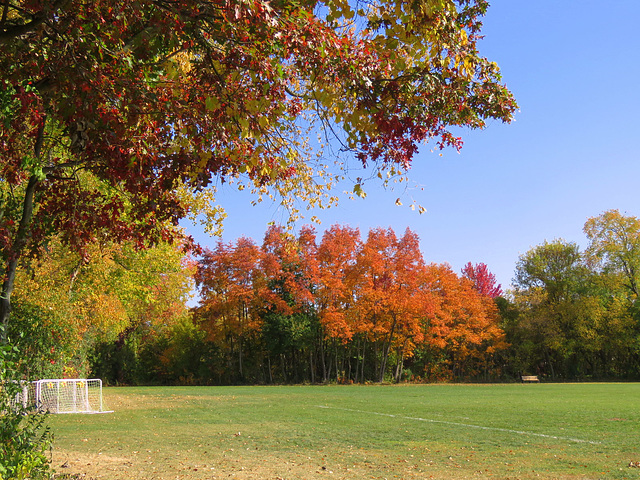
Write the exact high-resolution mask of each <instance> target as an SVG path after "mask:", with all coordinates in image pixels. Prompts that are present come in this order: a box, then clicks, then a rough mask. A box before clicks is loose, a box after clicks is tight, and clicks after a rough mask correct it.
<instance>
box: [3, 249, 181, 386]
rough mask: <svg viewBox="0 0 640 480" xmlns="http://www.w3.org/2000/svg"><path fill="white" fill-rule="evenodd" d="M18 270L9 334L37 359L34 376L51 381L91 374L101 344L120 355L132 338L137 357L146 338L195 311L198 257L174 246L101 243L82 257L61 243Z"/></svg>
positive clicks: (29, 364)
mask: <svg viewBox="0 0 640 480" xmlns="http://www.w3.org/2000/svg"><path fill="white" fill-rule="evenodd" d="M17 274H18V278H19V280H20V281H19V282H18V285H17V288H16V291H15V307H16V312H15V317H14V320H13V322H12V323H11V324H10V327H11V328H10V330H9V332H8V333H9V336H10V337H11V338H13V339H14V340H16V341H18V343H20V346H21V348H22V351H23V354H24V355H25V356H26V357H28V358H29V361H28V362H26V365H25V367H26V368H27V369H28V370H29V373H32V374H36V373H37V374H38V376H40V377H42V376H43V375H44V378H51V377H61V376H76V375H84V376H86V375H87V374H88V370H89V368H90V364H89V362H90V359H91V358H93V357H94V356H95V355H94V353H95V349H96V348H102V347H108V349H109V350H110V352H111V353H110V355H111V360H114V359H115V357H116V356H120V357H121V356H122V355H121V354H122V347H125V345H124V343H127V346H126V350H127V352H128V353H130V354H131V356H130V359H131V361H133V362H136V361H137V360H138V359H139V358H140V356H139V354H140V346H141V343H143V342H144V341H146V340H147V339H148V338H149V337H153V336H155V335H158V334H161V333H162V332H165V331H167V330H168V329H170V328H171V327H172V326H173V325H174V324H175V323H176V322H178V321H180V320H181V319H183V318H186V317H187V316H188V311H187V306H186V303H187V300H188V299H189V298H190V292H191V289H192V288H193V279H192V275H193V269H192V265H191V260H190V259H189V258H188V257H185V255H184V253H183V252H182V251H181V250H180V248H179V247H176V246H173V245H168V244H162V245H158V246H156V247H154V248H150V249H147V250H144V251H138V250H136V249H135V248H133V247H132V246H131V245H126V244H122V245H120V244H112V243H109V244H104V245H100V246H98V245H93V246H92V248H90V249H88V250H87V251H86V254H85V255H84V256H80V255H79V254H77V253H75V252H73V251H70V250H69V248H68V247H66V246H65V245H64V244H63V243H62V242H60V241H58V240H54V241H52V242H51V243H50V245H49V248H48V249H47V250H46V251H43V252H41V253H40V255H39V258H38V261H37V262H32V263H31V264H30V265H29V268H28V269H25V268H23V269H20V270H19V271H18V273H17ZM21 333H22V334H24V338H23V340H22V341H20V340H19V339H20V338H21V336H20V334H21ZM118 348H119V349H118ZM36 359H37V360H36ZM111 360H109V361H111ZM94 366H95V365H94ZM120 367H122V365H120ZM108 368H109V369H110V370H111V371H114V370H115V369H117V368H119V367H118V366H116V365H115V364H113V363H112V364H111V365H110V366H109V367H108ZM103 370H104V369H103ZM113 377H117V374H115V373H114V375H113ZM111 378H112V376H111V375H109V379H111Z"/></svg>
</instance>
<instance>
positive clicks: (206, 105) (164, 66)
mask: <svg viewBox="0 0 640 480" xmlns="http://www.w3.org/2000/svg"><path fill="white" fill-rule="evenodd" d="M487 6H488V4H487V2H486V1H485V0H420V1H418V2H412V3H410V4H409V3H407V2H405V1H404V0H384V1H382V2H379V3H362V4H360V5H358V8H355V9H354V8H352V6H351V4H350V3H349V2H345V1H343V0H304V1H273V2H268V1H263V0H242V1H236V2H233V1H227V0H215V1H198V0H177V1H164V0H135V1H131V0H96V1H92V2H86V1H83V0H54V1H42V0H6V1H4V2H2V5H1V6H0V71H1V72H2V76H1V78H0V179H1V181H0V260H1V263H0V278H1V279H2V292H1V295H0V323H2V324H7V323H8V322H9V315H10V311H11V295H12V293H13V288H14V282H15V275H16V271H17V268H18V264H19V261H20V259H21V258H22V257H23V256H26V257H28V258H30V257H31V256H32V253H33V252H35V251H37V250H38V249H39V248H40V247H41V246H42V245H43V244H46V243H47V242H48V240H49V239H50V238H51V236H52V235H53V236H56V235H57V236H59V237H60V238H62V239H63V240H64V242H65V243H67V244H69V245H70V246H71V247H72V248H73V250H74V251H77V252H80V253H82V254H85V253H86V250H87V248H88V247H87V245H90V244H94V243H101V242H104V241H107V240H112V241H116V242H119V243H121V242H131V243H132V244H135V245H137V246H150V245H153V244H156V243H157V242H160V241H167V240H170V239H176V238H179V237H180V236H181V234H182V233H181V231H180V229H179V228H178V222H179V220H180V219H182V218H185V217H195V216H197V215H198V214H200V213H204V214H206V217H207V220H206V221H207V222H208V225H209V226H210V227H211V228H212V229H214V230H215V229H216V228H217V227H218V226H219V224H218V222H219V220H220V218H221V210H220V209H219V208H218V207H219V206H218V205H216V204H215V200H214V198H213V197H215V186H216V185H219V184H220V183H223V182H233V183H234V184H235V185H237V186H238V188H241V189H242V188H245V187H247V186H248V187H249V188H250V189H251V190H252V191H253V194H254V198H256V200H258V199H259V198H262V197H263V196H275V197H277V198H279V199H280V201H281V202H282V203H283V204H284V205H285V207H289V208H291V209H292V211H293V213H294V215H295V211H294V210H295V208H294V207H295V206H296V205H297V203H296V202H297V201H298V200H302V202H303V203H304V204H306V205H308V206H322V205H326V204H327V203H333V202H334V200H335V199H334V198H331V197H329V194H328V190H329V189H330V188H331V187H332V186H333V185H334V184H335V182H336V181H337V180H338V179H340V178H342V177H343V176H344V175H347V173H346V172H348V171H349V165H348V164H347V160H349V163H350V164H353V163H355V166H357V168H359V169H361V168H363V167H364V168H369V169H370V171H369V174H371V176H373V177H375V176H377V175H378V176H379V177H380V178H383V179H384V178H389V177H391V178H393V177H394V176H396V175H397V174H404V173H406V172H407V170H408V169H409V167H410V164H411V161H412V159H413V157H414V156H415V153H416V152H417V149H418V145H419V144H421V143H424V142H428V141H430V140H434V141H435V142H437V143H438V144H439V145H440V146H441V147H443V146H447V145H451V146H453V147H454V148H459V146H460V144H461V140H460V139H459V138H457V137H455V136H454V135H453V133H452V131H453V130H454V129H455V127H458V126H468V127H470V128H482V127H483V126H484V125H485V122H486V120H488V119H499V120H502V121H510V119H511V117H512V114H513V112H514V111H515V109H516V108H517V107H516V105H515V102H514V100H513V98H512V95H511V93H510V92H509V91H508V90H507V89H506V88H505V87H504V85H502V84H501V79H500V73H499V69H498V67H497V65H496V64H495V63H494V62H490V61H489V60H487V59H486V58H484V57H482V56H481V55H480V54H479V52H478V50H477V43H478V41H479V39H480V38H481V37H480V29H481V26H482V24H481V17H482V15H483V14H484V13H485V11H486V9H487ZM303 125H304V126H305V127H304V128H303V127H302V126H303ZM307 126H308V127H309V129H310V130H315V132H316V133H323V134H324V135H325V138H326V139H329V140H330V141H331V142H332V145H339V147H338V148H336V150H340V151H344V152H349V155H348V156H344V157H342V159H336V161H335V163H334V160H333V159H331V160H328V159H327V157H325V156H324V155H323V154H322V151H317V150H316V151H312V149H311V148H310V146H309V145H310V144H309V131H307V128H306V127H307ZM387 175H388V177H387ZM354 183H355V185H354V193H356V194H359V195H363V190H362V180H361V179H356V180H355V181H354ZM212 202H213V203H212Z"/></svg>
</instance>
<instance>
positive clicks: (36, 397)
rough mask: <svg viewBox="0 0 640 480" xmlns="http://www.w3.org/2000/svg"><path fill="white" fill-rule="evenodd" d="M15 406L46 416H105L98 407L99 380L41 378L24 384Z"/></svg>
mask: <svg viewBox="0 0 640 480" xmlns="http://www.w3.org/2000/svg"><path fill="white" fill-rule="evenodd" d="M16 403H21V404H22V405H23V406H24V407H26V408H35V409H36V410H44V411H48V412H49V413H107V411H106V410H104V405H103V404H102V380H100V379H80V378H73V379H45V380H38V381H35V382H31V383H26V384H23V385H22V391H21V393H19V394H18V398H16Z"/></svg>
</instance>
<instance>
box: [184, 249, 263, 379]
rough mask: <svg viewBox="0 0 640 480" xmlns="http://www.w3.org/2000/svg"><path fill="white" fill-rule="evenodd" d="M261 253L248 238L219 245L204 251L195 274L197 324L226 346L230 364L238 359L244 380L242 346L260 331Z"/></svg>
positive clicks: (239, 371) (224, 347)
mask: <svg viewBox="0 0 640 480" xmlns="http://www.w3.org/2000/svg"><path fill="white" fill-rule="evenodd" d="M261 260H262V251H261V250H260V248H259V247H258V246H257V245H256V244H255V243H254V242H253V241H252V240H250V239H248V238H244V237H242V238H240V239H238V241H237V242H236V243H235V245H226V244H224V243H223V242H218V244H217V246H216V248H215V249H214V250H205V251H204V253H203V256H202V259H201V261H200V264H199V268H198V271H197V274H196V279H197V283H198V286H199V288H200V291H201V295H202V302H201V304H200V307H199V308H198V319H199V320H198V321H199V323H200V324H201V326H202V327H203V328H204V329H205V330H206V331H207V334H208V339H209V340H210V341H212V342H214V343H216V344H218V345H221V346H223V349H224V350H225V353H226V356H227V359H228V361H229V362H231V361H232V359H233V358H237V369H238V374H239V376H240V378H243V376H244V371H243V345H244V343H245V341H246V339H247V337H249V336H251V335H252V334H254V333H255V332H257V331H258V330H259V328H260V318H259V316H258V315H257V314H256V310H255V307H256V295H255V291H256V289H257V288H259V285H260V278H261V275H262V270H261V268H260V262H261Z"/></svg>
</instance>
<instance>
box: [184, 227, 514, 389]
mask: <svg viewBox="0 0 640 480" xmlns="http://www.w3.org/2000/svg"><path fill="white" fill-rule="evenodd" d="M465 271H466V274H465V275H458V274H456V273H455V272H453V271H452V269H451V268H450V267H449V266H448V265H436V264H426V263H425V261H424V259H423V256H422V253H421V251H420V246H419V241H418V237H417V235H416V234H415V233H413V232H412V231H411V230H409V229H407V230H406V232H405V233H404V234H403V235H402V236H400V237H398V236H397V235H396V234H395V232H394V231H393V230H392V229H391V228H388V229H382V228H376V229H373V230H371V231H369V233H368V235H367V237H366V239H364V240H363V239H361V237H360V232H359V230H358V229H355V228H352V227H349V226H341V225H333V226H332V227H331V228H329V229H328V230H326V231H325V232H324V234H323V236H322V239H321V240H320V241H318V239H317V238H316V234H315V232H314V230H313V229H312V228H311V227H304V228H302V230H301V231H300V233H299V235H298V236H297V237H294V236H293V235H291V234H290V233H287V232H286V231H285V230H284V229H283V228H282V227H278V226H273V227H270V228H269V229H268V231H267V232H266V234H265V237H264V241H263V243H262V245H261V246H260V247H259V246H257V245H256V244H255V243H254V242H253V241H252V240H250V239H247V238H240V239H239V240H237V242H235V243H234V244H225V243H223V242H219V243H218V244H217V246H216V247H215V248H214V249H213V250H207V251H205V252H204V255H203V257H202V259H201V260H200V261H199V263H198V269H197V273H196V279H197V283H198V285H199V287H200V293H201V297H202V299H201V304H200V306H199V307H198V308H197V309H196V310H195V311H194V321H195V323H196V324H197V325H198V326H199V327H201V328H202V329H203V330H204V331H205V332H206V338H207V339H208V340H209V341H210V342H212V343H213V344H214V345H215V346H216V348H217V351H218V354H219V360H220V361H219V365H218V366H217V368H218V369H219V372H218V373H216V375H217V377H218V378H219V380H218V381H223V382H231V383H234V382H247V381H248V382H268V383H270V382H274V381H276V382H328V381H337V382H343V383H352V382H365V381H378V382H381V381H385V380H393V381H400V380H418V379H427V380H438V379H451V378H468V377H479V376H482V375H491V374H493V371H494V370H495V367H496V366H495V365H494V363H493V359H494V356H493V355H492V354H493V352H495V351H496V350H500V349H502V348H504V346H505V343H504V334H503V332H502V330H501V329H500V326H499V315H498V310H497V308H496V305H495V302H494V300H493V298H492V296H491V292H490V291H491V288H493V289H494V290H495V289H496V288H497V286H496V285H490V286H489V293H487V292H484V291H480V289H479V288H478V286H479V285H482V286H483V287H486V285H483V284H482V282H485V283H486V281H487V280H488V279H489V281H490V278H489V277H490V275H491V274H489V273H488V271H487V270H486V266H484V265H479V266H476V267H473V266H471V265H468V267H467V269H466V270H465ZM474 279H476V280H477V284H476V283H474ZM494 283H495V279H494ZM493 294H495V291H494V292H493Z"/></svg>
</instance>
